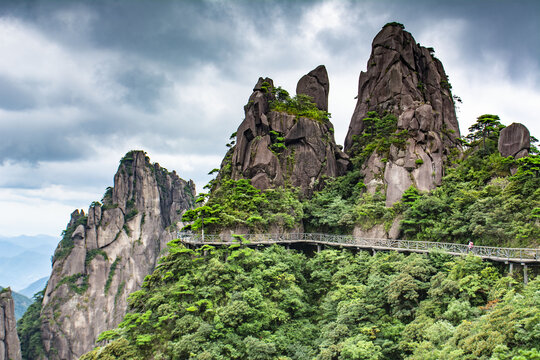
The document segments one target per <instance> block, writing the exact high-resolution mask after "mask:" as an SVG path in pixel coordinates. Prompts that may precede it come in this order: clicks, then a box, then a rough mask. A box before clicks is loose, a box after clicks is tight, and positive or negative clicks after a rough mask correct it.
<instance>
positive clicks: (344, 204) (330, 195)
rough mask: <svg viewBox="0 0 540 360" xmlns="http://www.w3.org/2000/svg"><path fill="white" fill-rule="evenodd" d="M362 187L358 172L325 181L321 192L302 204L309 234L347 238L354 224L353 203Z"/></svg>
mask: <svg viewBox="0 0 540 360" xmlns="http://www.w3.org/2000/svg"><path fill="white" fill-rule="evenodd" d="M364 187H365V185H364V183H362V181H361V176H360V172H359V171H351V172H348V173H347V174H346V175H344V176H341V177H338V178H336V179H331V180H328V181H327V182H326V184H325V187H324V189H323V190H321V191H318V192H316V193H315V194H314V195H313V197H312V198H311V199H309V200H305V201H304V227H305V229H306V231H308V232H325V233H336V234H348V233H350V232H351V231H352V227H353V226H354V224H355V223H356V220H357V219H356V216H355V211H354V207H355V203H356V199H357V198H358V197H359V196H360V194H361V192H362V190H363V188H364Z"/></svg>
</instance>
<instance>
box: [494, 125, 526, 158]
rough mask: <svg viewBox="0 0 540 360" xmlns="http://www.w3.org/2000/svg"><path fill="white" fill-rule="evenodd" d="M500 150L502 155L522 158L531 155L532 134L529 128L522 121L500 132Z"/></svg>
mask: <svg viewBox="0 0 540 360" xmlns="http://www.w3.org/2000/svg"><path fill="white" fill-rule="evenodd" d="M498 147H499V152H500V153H501V156H503V157H508V156H514V157H515V158H520V157H524V156H527V155H529V149H530V147H531V135H530V133H529V129H527V127H525V125H523V124H520V123H512V124H511V125H510V126H507V127H505V128H504V129H502V130H501V133H500V134H499V145H498Z"/></svg>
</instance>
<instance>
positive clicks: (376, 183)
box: [345, 23, 460, 206]
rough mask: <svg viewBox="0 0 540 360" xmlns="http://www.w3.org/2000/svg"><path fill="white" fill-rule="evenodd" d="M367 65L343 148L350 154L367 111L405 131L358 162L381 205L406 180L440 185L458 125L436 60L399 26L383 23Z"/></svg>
mask: <svg viewBox="0 0 540 360" xmlns="http://www.w3.org/2000/svg"><path fill="white" fill-rule="evenodd" d="M367 66H368V68H367V71H366V72H361V73H360V78H359V84H358V102H357V105H356V108H355V111H354V114H353V116H352V119H351V123H350V126H349V131H348V133H347V137H346V139H345V151H346V152H347V153H349V154H350V153H351V149H352V148H353V145H354V142H355V136H359V135H361V134H362V133H363V132H364V130H365V127H366V126H365V124H364V121H363V119H364V118H366V115H367V114H368V112H369V111H375V112H377V113H378V114H379V115H380V116H381V117H383V116H384V115H386V114H393V115H395V116H396V117H397V118H398V122H397V132H400V131H403V130H406V131H407V133H406V134H407V135H406V137H407V139H406V144H405V145H404V146H397V145H391V147H390V150H389V152H388V153H385V154H379V153H377V152H374V153H373V154H372V155H371V156H370V157H369V159H367V160H366V161H365V162H364V164H363V167H362V173H363V175H364V183H365V184H366V185H367V188H368V191H371V192H374V191H376V190H381V191H385V192H386V205H387V206H391V205H392V204H394V203H395V202H397V201H399V200H400V199H401V196H402V194H403V192H404V191H405V190H407V189H408V188H409V187H410V186H411V185H414V186H416V188H418V189H419V190H422V191H428V190H431V189H433V188H434V187H435V186H437V185H439V184H440V182H441V179H442V176H443V163H444V162H445V160H446V158H447V155H448V153H449V151H450V150H451V149H452V148H453V147H455V146H457V145H455V143H456V139H457V138H459V136H460V134H459V125H458V122H457V118H456V114H455V108H454V101H453V98H452V94H451V91H450V84H449V82H448V78H447V76H446V74H445V72H444V69H443V66H442V64H441V62H440V61H439V60H438V59H437V58H435V57H434V56H433V49H429V48H425V47H422V46H420V45H419V44H417V43H416V41H415V40H414V38H413V37H412V35H411V34H410V33H408V32H407V31H404V30H403V25H401V24H397V23H392V24H387V25H386V26H384V27H383V29H382V30H381V31H380V32H379V33H378V34H377V36H376V37H375V39H374V40H373V44H372V51H371V56H370V58H369V61H368V64H367ZM353 155H354V154H353Z"/></svg>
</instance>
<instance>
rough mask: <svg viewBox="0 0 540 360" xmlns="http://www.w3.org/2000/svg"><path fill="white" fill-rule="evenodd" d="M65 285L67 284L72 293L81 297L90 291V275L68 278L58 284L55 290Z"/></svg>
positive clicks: (77, 275) (74, 275) (70, 276)
mask: <svg viewBox="0 0 540 360" xmlns="http://www.w3.org/2000/svg"><path fill="white" fill-rule="evenodd" d="M64 284H66V285H67V286H68V287H69V289H70V290H71V291H73V292H75V293H77V294H79V295H81V294H83V293H84V292H86V290H88V275H86V274H82V273H78V274H73V275H69V276H66V277H64V278H62V280H60V281H59V282H58V284H56V288H55V289H58V288H59V287H60V286H62V285H64Z"/></svg>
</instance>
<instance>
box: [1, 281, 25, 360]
mask: <svg viewBox="0 0 540 360" xmlns="http://www.w3.org/2000/svg"><path fill="white" fill-rule="evenodd" d="M0 360H21V346H20V343H19V337H18V336H17V321H16V320H15V303H14V302H13V297H12V296H11V289H10V288H5V289H2V290H0Z"/></svg>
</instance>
